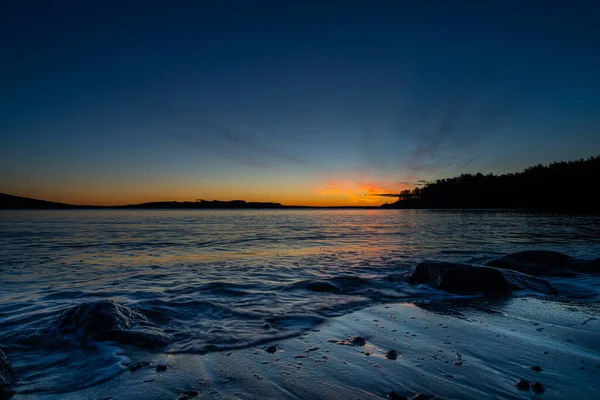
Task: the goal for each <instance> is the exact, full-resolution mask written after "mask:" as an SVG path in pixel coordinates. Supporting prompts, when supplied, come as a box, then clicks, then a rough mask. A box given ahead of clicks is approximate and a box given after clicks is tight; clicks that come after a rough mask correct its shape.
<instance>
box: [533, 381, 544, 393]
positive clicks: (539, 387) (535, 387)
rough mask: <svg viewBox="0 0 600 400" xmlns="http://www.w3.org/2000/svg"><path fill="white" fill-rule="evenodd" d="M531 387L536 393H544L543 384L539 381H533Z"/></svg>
mask: <svg viewBox="0 0 600 400" xmlns="http://www.w3.org/2000/svg"><path fill="white" fill-rule="evenodd" d="M531 389H533V391H534V392H536V393H544V385H542V384H541V383H539V382H533V385H531Z"/></svg>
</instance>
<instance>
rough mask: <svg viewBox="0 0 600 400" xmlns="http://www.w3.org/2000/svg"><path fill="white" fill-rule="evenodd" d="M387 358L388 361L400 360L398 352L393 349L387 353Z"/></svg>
mask: <svg viewBox="0 0 600 400" xmlns="http://www.w3.org/2000/svg"><path fill="white" fill-rule="evenodd" d="M385 357H386V358H387V359H388V360H395V359H397V358H398V352H397V351H396V350H394V349H392V350H390V351H388V352H387V353H385Z"/></svg>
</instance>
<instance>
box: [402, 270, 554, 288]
mask: <svg viewBox="0 0 600 400" xmlns="http://www.w3.org/2000/svg"><path fill="white" fill-rule="evenodd" d="M409 282H410V283H426V284H428V285H430V286H433V287H435V288H437V289H440V290H444V291H446V292H451V293H478V292H483V293H506V292H509V291H511V290H515V289H517V290H518V289H529V290H534V291H536V292H540V293H547V294H555V293H556V289H555V288H554V287H553V286H552V285H551V284H550V283H549V282H548V281H546V280H544V279H540V278H536V277H533V276H530V275H527V274H523V273H520V272H517V271H504V270H500V269H497V268H491V267H478V266H474V265H468V264H455V263H448V262H422V263H420V264H418V265H417V266H416V267H415V270H414V271H413V273H412V274H411V275H410V277H409Z"/></svg>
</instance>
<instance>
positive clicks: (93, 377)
mask: <svg viewBox="0 0 600 400" xmlns="http://www.w3.org/2000/svg"><path fill="white" fill-rule="evenodd" d="M528 249H549V250H558V251H561V252H564V253H567V254H569V255H572V256H576V257H580V258H587V259H591V258H596V257H599V256H600V217H598V216H574V215H550V214H534V213H527V212H508V211H503V212H499V211H468V212H462V211H426V210H232V211H226V210H218V211H210V210H190V211H169V210H151V211H131V210H115V211H113V210H85V211H74V210H70V211H3V212H0V348H2V349H4V351H5V352H6V353H7V354H8V355H9V357H10V358H11V360H12V361H13V364H14V367H15V369H16V370H17V373H18V375H19V376H20V383H19V386H18V391H19V392H21V393H34V394H37V395H40V396H43V394H44V393H62V392H69V391H72V390H76V389H78V388H81V387H85V386H90V385H94V384H96V383H98V382H101V381H103V380H106V379H111V378H112V377H114V376H115V375H118V374H119V373H121V372H122V371H123V370H124V367H123V365H124V364H126V363H127V361H128V360H129V359H130V358H131V357H133V355H134V354H135V351H137V350H135V349H134V348H133V347H131V346H126V345H122V344H115V343H112V342H100V341H93V340H83V339H82V338H78V337H75V336H72V335H61V334H57V333H56V331H51V330H49V329H50V328H51V327H52V326H53V324H54V323H55V320H56V318H57V317H58V316H59V315H60V314H61V313H62V312H64V311H65V310H66V309H69V308H70V307H73V306H74V305H77V304H82V303H88V302H93V301H96V300H102V299H111V300H115V301H117V302H120V303H123V304H125V305H127V306H129V307H130V308H131V309H133V310H137V311H139V312H141V313H143V314H144V315H145V316H147V317H148V318H150V319H151V320H152V321H153V322H154V323H156V325H157V329H160V331H161V332H163V333H164V334H165V335H168V336H169V337H170V338H171V339H170V343H169V344H168V345H167V346H166V347H164V348H161V349H160V350H159V351H164V352H172V353H204V352H208V351H219V350H223V349H229V348H236V347H242V346H248V345H252V344H256V343H262V342H266V341H270V340H273V339H277V338H282V337H286V336H289V335H294V334H297V333H298V332H300V331H302V330H303V329H309V328H311V327H314V326H315V325H317V324H318V323H320V322H321V321H322V320H323V319H325V318H329V317H333V316H337V315H342V314H344V313H347V312H350V311H353V310H356V309H358V308H362V307H366V306H369V305H373V304H376V303H381V302H391V301H419V300H427V299H431V298H439V297H449V296H450V295H448V294H446V293H442V292H439V291H436V290H433V289H431V288H428V287H426V286H422V285H420V286H411V285H408V284H407V283H405V282H404V281H403V279H402V276H403V274H405V273H406V272H407V271H409V270H410V269H411V268H412V267H413V266H414V265H415V264H416V263H417V262H420V261H423V260H443V261H458V262H468V263H484V262H485V261H487V260H489V259H492V258H495V257H497V256H498V255H501V254H506V253H510V252H514V251H520V250H528ZM316 281H317V282H320V283H329V284H334V285H336V286H337V287H338V288H339V289H340V290H339V292H337V293H321V292H314V291H311V290H307V287H310V284H311V283H314V282H316ZM569 284H579V285H583V286H586V287H588V288H591V289H590V291H589V295H588V296H587V297H586V298H585V299H581V300H580V301H593V302H596V301H598V296H597V291H596V289H598V288H600V286H599V285H598V282H597V280H596V279H595V277H592V276H590V277H582V278H577V279H575V280H573V281H571V283H569Z"/></svg>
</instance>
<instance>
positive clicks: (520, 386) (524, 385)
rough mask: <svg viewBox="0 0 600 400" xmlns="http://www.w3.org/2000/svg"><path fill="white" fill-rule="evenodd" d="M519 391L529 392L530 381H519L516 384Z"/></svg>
mask: <svg viewBox="0 0 600 400" xmlns="http://www.w3.org/2000/svg"><path fill="white" fill-rule="evenodd" d="M515 385H516V386H517V388H518V389H519V390H529V381H528V380H525V379H519V380H518V381H517V383H516V384H515Z"/></svg>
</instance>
